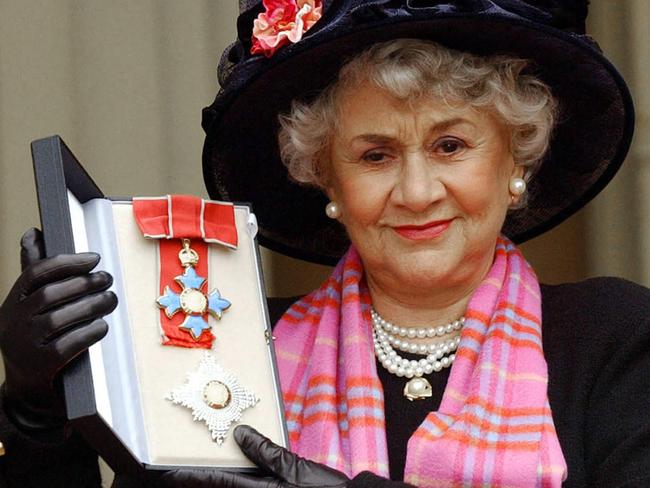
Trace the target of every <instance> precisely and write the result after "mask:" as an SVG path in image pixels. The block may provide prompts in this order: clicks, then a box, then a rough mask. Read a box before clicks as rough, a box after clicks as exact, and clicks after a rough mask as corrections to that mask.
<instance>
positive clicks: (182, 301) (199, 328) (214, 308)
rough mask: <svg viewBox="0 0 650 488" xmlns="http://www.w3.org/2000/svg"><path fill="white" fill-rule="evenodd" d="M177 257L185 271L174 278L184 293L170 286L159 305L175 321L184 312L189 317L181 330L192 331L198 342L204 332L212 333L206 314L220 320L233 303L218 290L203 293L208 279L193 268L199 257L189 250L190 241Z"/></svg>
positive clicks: (159, 299)
mask: <svg viewBox="0 0 650 488" xmlns="http://www.w3.org/2000/svg"><path fill="white" fill-rule="evenodd" d="M178 257H179V259H180V261H181V264H182V265H183V267H184V268H185V271H184V273H183V274H182V275H179V276H176V277H175V278H174V281H175V282H176V283H178V285H179V286H180V287H181V292H180V293H176V292H174V291H172V289H171V288H170V287H169V286H165V289H164V293H163V294H162V295H161V296H160V297H158V299H157V300H156V303H157V304H158V306H159V307H160V308H162V309H164V311H165V315H167V317H168V318H172V317H173V316H174V315H175V314H176V313H177V312H183V313H184V314H185V315H186V317H185V320H184V321H183V323H182V324H181V325H179V328H180V329H182V330H185V331H187V332H189V333H190V334H191V336H192V338H193V339H194V340H195V341H198V340H199V337H201V334H202V333H203V332H204V331H206V330H210V325H208V322H207V320H205V318H204V315H205V314H206V313H210V314H211V315H213V316H214V317H216V318H218V319H220V318H221V314H222V312H223V311H224V310H226V309H227V308H228V307H230V302H229V301H228V300H226V299H225V298H222V297H221V294H220V293H219V290H217V289H215V290H213V291H211V292H210V293H207V294H206V293H204V292H203V291H202V290H203V286H204V285H205V283H206V281H207V279H206V278H204V277H203V276H199V275H198V274H197V272H196V270H195V269H194V266H195V265H196V263H197V262H198V260H199V257H198V255H197V254H196V252H195V251H194V250H193V249H192V248H191V247H190V241H189V239H183V249H182V250H181V251H180V252H179V254H178Z"/></svg>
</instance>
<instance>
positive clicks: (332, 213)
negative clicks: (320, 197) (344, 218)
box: [325, 202, 341, 219]
mask: <svg viewBox="0 0 650 488" xmlns="http://www.w3.org/2000/svg"><path fill="white" fill-rule="evenodd" d="M325 213H326V214H327V216H328V217H329V218H330V219H338V218H339V217H340V216H341V209H340V208H339V206H338V204H337V203H336V202H330V203H328V204H327V205H326V206H325Z"/></svg>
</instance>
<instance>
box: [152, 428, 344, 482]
mask: <svg viewBox="0 0 650 488" xmlns="http://www.w3.org/2000/svg"><path fill="white" fill-rule="evenodd" d="M233 436H234V438H235V441H237V444H239V447H240V448H241V450H242V451H243V452H244V454H246V456H247V457H248V459H250V460H251V461H253V462H254V463H255V464H256V465H257V466H258V467H259V468H260V469H261V470H262V471H263V472H264V474H266V475H268V476H269V477H267V478H255V477H253V476H249V475H245V474H236V473H229V472H226V471H207V470H206V471H200V470H178V471H170V472H167V473H165V474H164V475H163V476H162V478H161V481H163V482H164V483H163V486H170V487H171V486H179V487H180V486H182V487H184V488H203V487H205V488H208V487H210V488H308V487H323V488H344V487H345V486H346V485H347V483H348V481H350V480H349V479H348V477H347V476H345V475H344V474H343V473H341V472H339V471H336V470H335V469H332V468H328V467H327V466H325V465H323V464H318V463H315V462H312V461H308V460H307V459H303V458H301V457H298V456H297V455H295V454H293V453H291V452H289V451H287V450H286V449H285V448H283V447H280V446H278V445H277V444H274V443H273V442H271V441H270V440H269V439H267V438H266V437H264V436H263V435H262V434H260V433H259V432H257V431H256V430H255V429H253V428H252V427H249V426H247V425H240V426H238V427H237V428H235V431H234V433H233Z"/></svg>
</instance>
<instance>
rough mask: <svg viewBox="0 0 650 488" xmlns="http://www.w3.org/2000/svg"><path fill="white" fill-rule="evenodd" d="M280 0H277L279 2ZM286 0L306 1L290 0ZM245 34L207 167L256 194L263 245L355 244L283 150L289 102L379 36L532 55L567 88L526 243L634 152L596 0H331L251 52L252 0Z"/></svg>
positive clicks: (555, 84)
mask: <svg viewBox="0 0 650 488" xmlns="http://www.w3.org/2000/svg"><path fill="white" fill-rule="evenodd" d="M278 1H280V0H275V3H277V2H278ZM286 3H294V1H293V0H286ZM240 10H241V14H240V16H239V18H238V20H237V28H238V39H237V41H236V42H235V43H234V44H232V45H231V46H230V47H229V48H228V49H227V50H226V51H225V53H224V55H223V57H222V59H221V63H220V65H219V81H220V84H221V86H222V89H221V90H220V91H219V93H218V94H217V97H216V99H215V101H214V103H213V104H212V105H211V106H209V107H207V108H205V109H204V111H203V123H202V125H203V128H204V130H205V132H206V139H205V146H204V149H203V174H204V179H205V182H206V186H207V189H208V192H209V194H210V196H211V197H212V198H216V199H225V200H231V201H245V202H250V203H252V204H253V210H254V212H255V214H256V215H257V219H258V223H259V234H258V236H259V241H260V243H261V244H262V245H264V246H266V247H268V248H271V249H273V250H276V251H279V252H281V253H283V254H287V255H290V256H294V257H298V258H302V259H307V260H310V261H314V262H320V263H328V264H331V263H333V262H336V260H338V258H339V257H340V256H341V255H342V254H343V253H344V252H345V250H346V249H347V246H348V244H349V242H348V239H347V237H346V234H345V230H344V229H343V227H342V226H341V225H340V224H339V223H338V222H337V221H335V220H332V219H329V218H328V217H327V216H326V215H325V211H324V208H325V205H326V204H327V199H326V197H325V196H324V195H323V194H322V193H321V192H320V191H319V190H317V189H315V188H311V187H308V186H305V185H300V184H297V183H295V182H293V181H291V180H290V178H289V176H288V174H287V170H286V169H285V167H284V165H283V164H282V162H281V160H280V156H279V151H278V143H277V133H278V127H279V124H278V120H277V115H278V113H284V112H287V111H288V110H289V108H290V104H291V101H292V100H293V99H300V100H310V99H312V98H314V97H315V96H316V95H317V94H318V93H319V91H321V90H322V89H323V88H324V87H325V86H327V85H328V84H329V83H330V82H332V81H333V80H335V79H336V77H337V74H338V71H339V69H340V67H341V65H342V64H343V63H344V62H345V61H346V60H348V59H350V58H351V57H352V56H354V55H355V54H356V53H359V52H360V51H362V50H363V49H365V48H367V47H369V46H370V45H372V44H374V43H377V42H382V41H387V40H391V39H398V38H419V39H428V40H432V41H435V42H437V43H440V44H442V45H444V46H447V47H450V48H452V49H457V50H461V51H468V52H471V53H474V54H478V55H491V54H497V53H502V54H508V55H512V56H516V57H520V58H524V59H528V60H530V61H531V64H530V68H529V69H530V71H531V72H532V73H533V74H535V75H536V76H537V77H539V78H540V79H542V80H543V81H544V82H546V83H547V84H548V85H549V86H550V87H551V90H552V92H553V94H554V96H555V97H556V98H557V99H558V101H559V104H560V114H559V118H558V122H557V125H556V127H555V129H554V133H553V136H552V140H551V146H550V149H549V151H548V153H547V155H546V157H545V158H544V161H543V162H542V165H541V168H540V169H539V171H538V173H537V174H536V176H535V177H534V179H533V180H532V181H531V182H530V183H529V185H528V192H529V195H528V204H527V206H526V208H523V209H520V210H517V211H513V212H511V213H510V214H509V215H508V217H507V219H506V222H505V224H504V228H503V231H504V233H505V234H506V235H507V236H509V237H510V238H511V239H512V240H514V241H515V242H523V241H525V240H527V239H530V238H532V237H535V236H537V235H539V234H541V233H543V232H545V231H547V230H549V229H550V228H552V227H554V226H556V225H558V224H559V223H560V222H562V221H563V220H565V219H566V218H567V217H569V216H570V215H572V214H573V213H575V212H576V211H577V210H578V209H580V208H581V207H582V206H584V205H585V204H586V203H587V202H588V201H589V200H591V199H592V198H593V197H594V196H595V195H596V194H597V193H598V192H599V191H600V190H602V189H603V188H604V187H605V185H607V183H608V182H609V181H610V180H611V178H612V177H613V176H614V174H615V173H616V171H617V170H618V168H619V166H620V165H621V163H622V162H623V159H624V157H625V155H626V153H627V150H628V147H629V144H630V140H631V138H632V131H633V126H634V112H633V106H632V100H631V97H630V94H629V91H628V89H627V86H626V85H625V82H624V81H623V79H622V78H621V76H620V74H619V73H618V72H617V71H616V69H615V68H614V67H613V66H612V65H611V64H610V62H609V61H608V60H607V59H606V58H605V57H604V56H603V55H602V53H601V51H600V49H599V48H598V46H597V45H596V43H595V42H594V41H593V40H592V39H591V38H590V37H589V36H587V35H585V18H586V14H587V2H586V1H569V0H564V1H562V0H528V1H521V0H457V1H435V0H401V1H398V0H366V1H363V0H361V1H360V0H338V1H337V0H331V1H327V0H325V1H323V15H322V17H321V18H320V20H318V21H317V22H316V23H315V24H314V25H313V26H312V27H311V28H310V29H309V30H308V31H307V32H306V33H305V34H304V36H303V38H302V39H301V40H300V41H298V42H296V43H295V44H288V45H286V46H284V47H281V48H280V49H278V50H277V51H276V52H275V53H274V54H273V55H272V56H271V57H266V56H264V55H262V54H255V55H253V54H250V52H251V34H252V29H253V21H254V19H255V18H256V17H257V16H258V14H259V13H260V12H263V11H264V7H263V5H262V3H261V2H254V1H248V2H246V1H244V2H240Z"/></svg>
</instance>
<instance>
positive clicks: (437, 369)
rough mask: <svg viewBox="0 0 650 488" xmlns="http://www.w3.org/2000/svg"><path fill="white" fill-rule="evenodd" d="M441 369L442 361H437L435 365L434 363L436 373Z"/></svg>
mask: <svg viewBox="0 0 650 488" xmlns="http://www.w3.org/2000/svg"><path fill="white" fill-rule="evenodd" d="M441 369H442V364H440V361H436V362H435V363H433V370H434V371H435V372H438V371H440V370H441Z"/></svg>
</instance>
